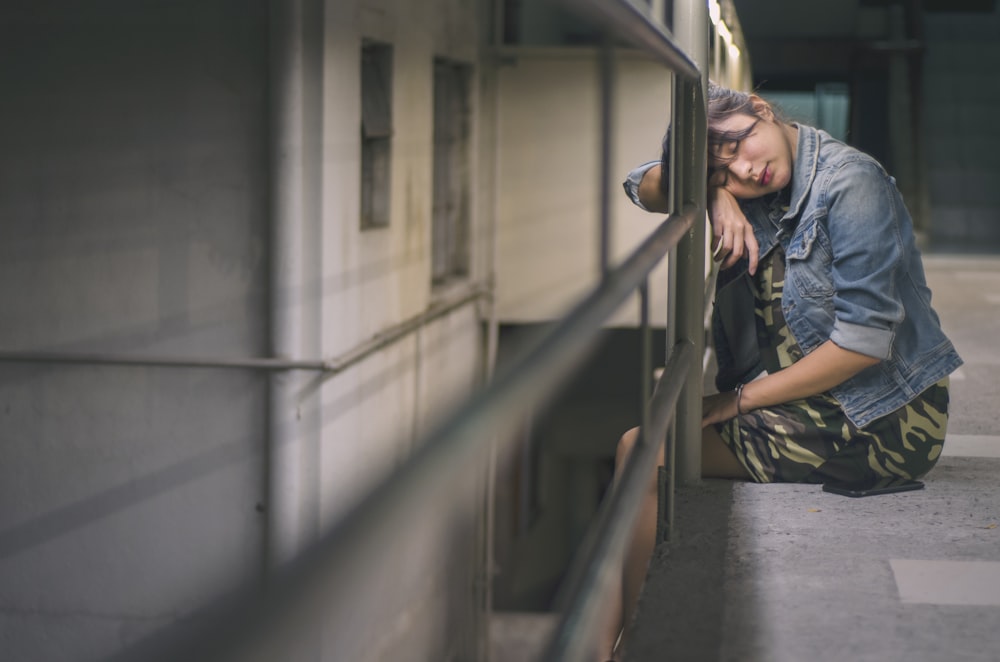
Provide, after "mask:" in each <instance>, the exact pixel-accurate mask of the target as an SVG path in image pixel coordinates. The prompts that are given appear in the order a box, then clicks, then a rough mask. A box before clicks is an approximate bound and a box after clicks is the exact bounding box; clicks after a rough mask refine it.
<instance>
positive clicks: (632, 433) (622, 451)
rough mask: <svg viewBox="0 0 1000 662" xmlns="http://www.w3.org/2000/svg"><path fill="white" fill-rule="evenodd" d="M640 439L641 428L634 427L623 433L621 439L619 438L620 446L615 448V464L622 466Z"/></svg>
mask: <svg viewBox="0 0 1000 662" xmlns="http://www.w3.org/2000/svg"><path fill="white" fill-rule="evenodd" d="M638 439H639V428H632V429H631V430H629V431H628V432H626V433H625V434H623V435H622V437H621V439H619V440H618V448H617V449H616V450H615V464H616V465H618V466H621V465H622V464H624V462H625V460H626V459H627V458H628V456H629V454H630V453H631V452H632V449H633V448H634V447H635V442H636V441H637V440H638Z"/></svg>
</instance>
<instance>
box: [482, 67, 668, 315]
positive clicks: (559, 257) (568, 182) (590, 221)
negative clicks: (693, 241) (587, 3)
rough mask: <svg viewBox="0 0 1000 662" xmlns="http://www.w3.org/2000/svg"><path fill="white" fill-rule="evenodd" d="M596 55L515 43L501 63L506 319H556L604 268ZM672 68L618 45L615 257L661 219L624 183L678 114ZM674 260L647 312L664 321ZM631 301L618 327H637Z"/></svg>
mask: <svg viewBox="0 0 1000 662" xmlns="http://www.w3.org/2000/svg"><path fill="white" fill-rule="evenodd" d="M599 72H600V61H599V59H598V54H597V53H596V51H594V50H591V49H582V48H576V49H556V48H547V49H511V50H510V51H509V52H508V53H507V57H506V58H505V60H504V66H502V67H501V69H500V72H499V78H500V83H499V87H500V100H501V101H500V111H499V134H500V138H499V144H500V149H499V158H500V166H499V173H500V174H499V182H500V183H499V190H500V191H501V192H502V193H503V196H502V198H501V200H500V203H499V206H498V209H499V211H498V229H497V253H498V257H497V283H498V293H497V298H498V304H497V306H498V308H497V315H498V317H499V319H500V320H501V321H503V322H505V323H508V322H509V323H521V322H534V321H542V320H550V319H554V318H556V317H558V316H559V315H561V314H562V313H564V312H565V311H566V310H567V309H568V308H569V307H570V306H571V305H572V304H574V303H575V302H577V301H578V300H579V299H580V297H581V296H583V295H584V294H585V293H586V292H588V291H589V290H591V289H592V288H593V287H594V286H595V285H596V284H597V282H598V280H599V276H600V267H599V264H598V261H599V237H600V230H599V227H600V226H599V223H600V218H599V210H600V191H599V185H598V175H599V168H600V142H599V141H600V124H599V122H600V116H599V114H598V113H599V109H600V105H599V104H600V77H599ZM670 80H671V79H670V74H669V71H668V70H667V69H666V68H665V67H663V66H662V65H660V64H657V63H656V62H654V61H652V60H650V59H649V58H647V57H644V56H642V55H639V54H631V53H628V52H620V53H619V54H618V56H617V59H616V67H615V82H616V87H615V89H614V94H613V117H614V124H613V131H614V135H613V142H612V145H613V147H612V163H611V172H612V177H611V180H610V181H609V182H607V185H608V186H609V187H610V188H611V203H612V236H611V249H612V250H611V254H612V260H613V262H617V261H620V260H621V259H623V258H624V257H625V256H627V255H628V253H629V252H631V251H632V250H634V248H635V247H636V246H638V244H639V243H641V241H642V240H643V239H644V238H645V237H646V236H648V234H649V233H650V232H651V231H652V230H653V228H655V226H656V224H657V223H659V222H660V221H662V220H663V218H664V216H660V215H652V214H649V213H647V212H644V211H642V210H641V209H639V208H637V207H635V206H634V205H632V203H631V202H630V201H629V200H628V199H627V197H626V196H625V194H624V192H623V191H622V188H621V182H622V181H623V180H624V179H625V175H626V174H627V173H628V171H629V170H630V169H632V168H633V167H635V166H636V165H639V164H641V163H644V162H646V161H651V160H658V159H659V157H660V140H661V139H662V135H663V132H664V130H665V129H666V127H667V124H668V122H669V118H670V111H669V109H670ZM666 274H667V262H666V260H664V262H663V263H661V264H660V265H659V266H658V267H657V269H656V270H655V271H654V272H653V273H652V275H651V278H650V294H651V302H652V303H653V307H652V311H651V317H650V319H651V320H652V322H653V323H654V324H657V325H659V326H663V325H664V324H665V323H666V286H667V276H666ZM638 319H639V313H638V303H636V302H632V303H626V304H625V305H624V306H623V307H622V308H621V309H620V310H619V313H618V314H617V315H616V316H615V317H614V318H613V319H612V320H610V321H609V325H610V326H630V325H635V324H636V323H637V321H638Z"/></svg>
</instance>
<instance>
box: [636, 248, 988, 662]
mask: <svg viewBox="0 0 1000 662" xmlns="http://www.w3.org/2000/svg"><path fill="white" fill-rule="evenodd" d="M925 266H926V267H927V271H928V278H929V280H930V284H931V288H932V289H933V291H934V305H935V308H936V309H937V311H938V312H939V314H940V315H941V317H942V321H943V324H944V326H945V329H946V331H947V332H948V334H949V336H950V337H951V338H952V340H953V341H954V342H955V344H956V345H957V346H958V349H959V352H960V353H961V354H962V357H963V358H964V359H965V361H966V365H965V366H963V367H962V368H961V370H959V371H958V372H957V373H955V374H954V375H953V376H952V406H951V412H952V416H951V423H950V426H949V430H948V437H947V441H946V443H945V450H944V454H943V455H942V458H941V460H940V462H939V463H938V466H937V467H936V468H935V469H934V470H933V471H932V472H931V473H930V474H929V475H928V476H927V478H926V479H925V482H926V489H924V490H921V491H918V492H908V493H903V494H895V495H886V496H878V497H870V498H865V499H850V498H846V497H840V496H835V495H832V494H828V493H825V492H822V491H821V489H820V487H819V486H805V485H753V484H745V483H732V482H729V481H716V480H712V481H704V482H703V484H702V485H700V486H698V487H695V488H687V489H684V490H682V491H681V493H680V494H679V495H678V503H677V517H678V532H677V536H676V542H675V543H670V544H664V545H661V546H660V548H659V549H658V550H657V553H656V555H655V557H654V561H653V565H652V567H651V569H650V577H649V580H648V581H647V585H646V590H645V592H644V595H643V598H642V603H641V605H640V613H639V616H638V618H637V621H636V624H635V631H634V633H633V637H632V639H633V642H632V645H631V650H630V651H629V655H628V657H627V660H628V661H629V662H633V661H639V662H646V661H649V662H653V661H657V662H659V661H661V660H672V661H681V662H698V661H701V660H711V661H725V662H729V661H733V662H736V661H739V662H754V661H760V662H802V661H808V662H845V661H846V660H851V661H861V662H864V661H867V660H878V661H879V662H896V661H899V662H931V661H933V662H938V661H948V662H953V661H955V662H957V661H969V662H972V661H977V662H978V661H984V662H985V661H997V660H1000V423H998V422H997V417H998V415H1000V352H998V351H997V350H996V345H997V343H998V342H1000V258H993V257H989V258H986V257H972V256H928V257H926V258H925Z"/></svg>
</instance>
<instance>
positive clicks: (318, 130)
mask: <svg viewBox="0 0 1000 662" xmlns="http://www.w3.org/2000/svg"><path fill="white" fill-rule="evenodd" d="M322 18H323V2H322V0H271V1H270V53H269V58H270V62H269V97H270V98H269V104H270V119H271V121H270V127H269V129H270V133H269V149H270V166H271V167H270V184H271V186H270V216H271V237H270V239H271V241H270V246H269V249H270V251H269V258H270V263H269V268H270V283H269V285H270V310H269V311H268V317H269V327H270V329H269V330H270V342H271V347H270V350H271V351H270V355H271V356H273V357H275V358H278V359H283V360H295V359H297V358H301V357H310V356H319V355H320V353H321V351H320V350H321V347H320V341H319V331H320V318H319V315H320V306H319V296H318V292H317V290H316V288H317V284H318V283H319V282H320V277H319V276H320V256H319V253H318V251H319V247H320V245H321V242H320V220H321V180H320V177H321V164H322V89H323V87H322V83H323V80H322V73H323V66H322V63H323V20H322ZM316 378H317V377H316V375H310V374H309V373H304V372H301V371H288V372H278V373H273V374H272V375H271V377H270V385H269V386H270V391H269V411H268V441H267V444H268V447H267V450H266V453H265V460H264V466H265V469H264V473H265V475H264V492H265V495H266V499H265V506H264V512H265V526H264V571H265V577H273V576H274V574H275V572H276V571H277V570H278V569H280V568H281V567H283V566H284V565H286V564H287V563H288V562H290V561H291V560H292V559H294V558H295V557H296V556H297V554H298V553H300V552H301V551H302V550H304V549H306V548H308V546H309V545H310V544H311V543H313V542H314V541H315V540H316V539H317V536H318V534H319V461H318V459H319V457H318V456H319V430H320V421H319V402H318V400H319V396H318V392H317V391H316V390H314V389H309V388H306V387H307V386H308V385H309V384H310V383H311V381H312V380H315V379H316Z"/></svg>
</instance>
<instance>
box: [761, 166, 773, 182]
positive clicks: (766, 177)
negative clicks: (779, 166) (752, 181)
mask: <svg viewBox="0 0 1000 662" xmlns="http://www.w3.org/2000/svg"><path fill="white" fill-rule="evenodd" d="M771 176H772V175H771V167H770V166H767V167H765V168H764V172H762V173H760V185H761V186H767V185H768V184H770V183H771Z"/></svg>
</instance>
